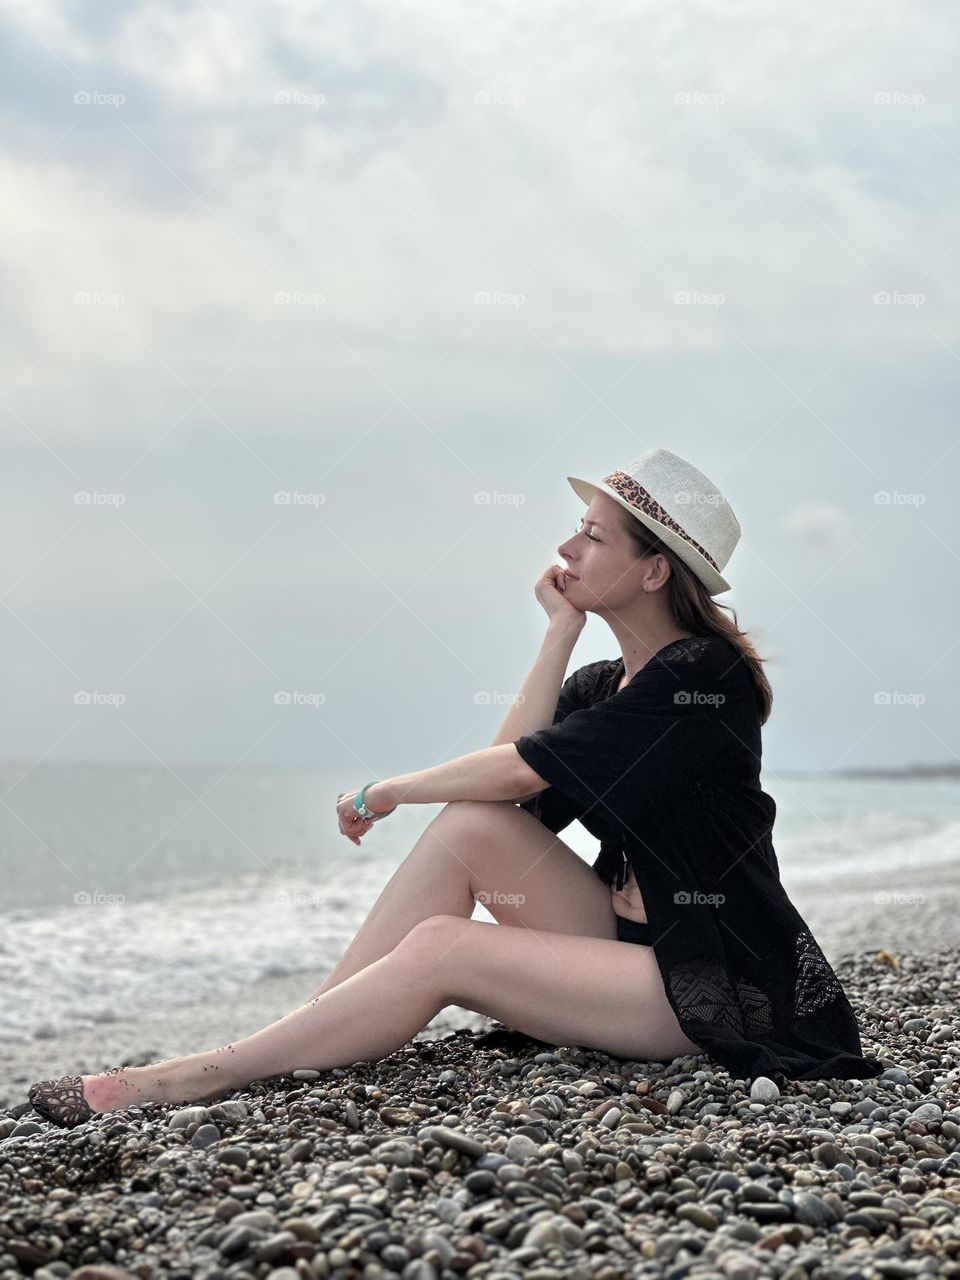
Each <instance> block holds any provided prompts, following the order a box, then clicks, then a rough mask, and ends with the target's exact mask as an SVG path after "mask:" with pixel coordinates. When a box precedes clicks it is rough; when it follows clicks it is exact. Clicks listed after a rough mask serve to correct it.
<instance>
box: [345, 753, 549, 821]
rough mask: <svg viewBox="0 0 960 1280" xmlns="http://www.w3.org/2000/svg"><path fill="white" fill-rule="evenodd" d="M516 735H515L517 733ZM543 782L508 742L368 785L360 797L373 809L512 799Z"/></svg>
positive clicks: (532, 792)
mask: <svg viewBox="0 0 960 1280" xmlns="http://www.w3.org/2000/svg"><path fill="white" fill-rule="evenodd" d="M518 736H519V735H518ZM546 785H547V784H546V783H545V782H544V781H543V779H542V778H541V777H540V775H539V774H537V773H534V771H533V770H532V769H531V768H530V766H529V765H528V764H527V763H526V761H524V760H521V759H520V756H519V753H518V752H517V749H516V747H515V746H514V745H513V743H512V742H508V743H504V744H503V745H501V746H495V747H484V748H483V750H482V751H474V752H472V753H471V754H470V755H468V756H458V757H457V758H456V759H455V760H449V761H447V763H446V764H438V765H436V766H435V767H434V768H433V769H421V770H420V772H419V773H401V774H399V775H398V776H397V777H395V778H387V779H385V780H384V781H382V782H375V783H374V784H373V786H372V787H368V788H367V790H366V793H365V795H364V801H365V803H366V804H367V805H368V807H369V808H371V809H373V810H374V811H375V812H376V813H386V812H387V810H388V809H392V808H393V806H394V805H397V804H437V803H439V802H442V801H447V800H516V798H517V796H524V797H527V796H530V795H536V794H537V792H538V791H543V790H544V788H545V787H546Z"/></svg>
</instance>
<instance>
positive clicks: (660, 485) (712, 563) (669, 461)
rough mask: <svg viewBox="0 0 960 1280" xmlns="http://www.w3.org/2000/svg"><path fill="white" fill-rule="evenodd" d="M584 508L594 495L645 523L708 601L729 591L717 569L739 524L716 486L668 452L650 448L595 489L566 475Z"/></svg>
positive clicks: (722, 564) (733, 541)
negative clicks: (702, 587)
mask: <svg viewBox="0 0 960 1280" xmlns="http://www.w3.org/2000/svg"><path fill="white" fill-rule="evenodd" d="M567 479H568V480H569V481H570V484H571V485H572V487H573V491H574V493H576V494H577V496H578V497H579V498H582V499H583V501H584V502H586V503H587V504H588V505H589V503H590V501H591V499H592V498H593V495H594V494H595V493H597V492H598V491H599V492H600V493H606V494H609V496H610V497H611V498H613V500H614V502H618V503H619V504H620V506H621V507H623V508H624V509H625V510H626V511H629V512H630V514H631V515H632V516H634V517H635V518H636V519H637V520H639V521H641V523H642V524H645V525H646V526H647V528H648V529H650V530H651V531H652V532H653V533H655V534H656V535H657V537H658V538H660V540H661V541H662V542H664V543H665V544H666V546H667V547H669V548H670V550H671V551H672V552H673V553H674V554H675V555H676V556H677V557H678V558H679V559H680V560H682V561H683V563H684V564H685V565H686V566H687V568H688V569H690V570H691V571H692V572H693V573H695V574H696V575H697V577H698V578H699V579H700V581H701V582H702V583H703V584H704V585H705V586H706V588H707V590H708V591H709V592H710V594H711V595H712V596H715V595H718V594H719V593H720V592H721V591H729V590H730V583H729V582H727V580H726V578H724V577H723V574H722V572H721V570H722V569H723V568H724V567H725V566H726V563H727V561H728V560H729V559H730V556H731V555H732V554H733V549H734V547H735V546H736V545H737V543H738V542H739V540H740V525H739V523H738V522H737V517H736V516H735V515H734V514H733V509H732V508H731V506H730V503H729V502H727V500H726V498H725V497H724V496H723V494H722V493H721V492H720V490H719V489H718V488H717V486H716V485H715V484H714V483H713V482H712V481H711V480H708V479H707V477H706V476H705V475H704V474H703V472H702V471H698V470H697V468H696V467H695V466H693V464H692V463H690V462H686V461H685V460H684V459H683V458H679V457H677V455H676V454H675V453H671V452H670V450H669V449H649V450H648V451H647V452H646V453H642V454H641V455H640V457H639V458H637V459H636V461H634V462H631V463H630V465H629V466H628V467H624V468H623V469H622V470H617V471H611V472H610V474H609V475H608V476H604V477H603V479H602V480H601V481H600V483H599V484H594V483H593V482H592V481H590V480H582V479H581V478H580V477H579V476H567Z"/></svg>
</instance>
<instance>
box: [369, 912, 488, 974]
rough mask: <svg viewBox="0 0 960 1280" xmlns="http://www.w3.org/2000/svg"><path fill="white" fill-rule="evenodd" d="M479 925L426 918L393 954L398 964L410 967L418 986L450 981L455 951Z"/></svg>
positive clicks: (448, 918) (451, 918)
mask: <svg viewBox="0 0 960 1280" xmlns="http://www.w3.org/2000/svg"><path fill="white" fill-rule="evenodd" d="M476 923H477V922H476V921H473V920H468V919H466V918H465V917H463V916H453V915H434V916H426V917H425V918H424V919H423V920H418V921H417V923H416V924H415V925H414V926H413V928H412V929H409V930H408V931H407V932H406V934H404V936H403V937H402V938H401V939H400V941H399V942H398V943H397V945H396V946H395V947H394V949H393V951H392V952H391V953H390V954H391V956H393V957H394V959H395V960H396V961H397V962H398V963H401V964H406V965H408V966H409V967H410V968H411V969H412V970H413V971H414V972H415V974H416V977H417V981H418V982H419V981H434V982H435V981H437V980H438V979H439V977H440V975H444V976H445V977H449V976H450V975H451V974H452V972H453V971H454V967H455V961H456V958H457V957H456V956H455V954H454V953H455V950H456V948H457V946H458V944H460V943H462V942H463V940H464V939H465V937H466V935H467V934H468V932H469V930H470V929H471V928H472V927H473V926H474V925H475V924H476Z"/></svg>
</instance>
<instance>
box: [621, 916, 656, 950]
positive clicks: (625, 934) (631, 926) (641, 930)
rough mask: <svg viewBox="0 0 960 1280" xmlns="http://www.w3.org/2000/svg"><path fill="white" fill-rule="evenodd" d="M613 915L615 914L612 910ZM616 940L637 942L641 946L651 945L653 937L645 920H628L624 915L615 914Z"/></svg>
mask: <svg viewBox="0 0 960 1280" xmlns="http://www.w3.org/2000/svg"><path fill="white" fill-rule="evenodd" d="M614 915H617V913H616V912H614ZM617 941H618V942H639V943H640V944H641V945H642V946H645V947H652V946H653V938H652V936H651V933H650V925H649V923H648V922H647V921H644V922H642V923H641V921H639V920H628V919H627V917H626V916H621V915H617Z"/></svg>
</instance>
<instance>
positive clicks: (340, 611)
mask: <svg viewBox="0 0 960 1280" xmlns="http://www.w3.org/2000/svg"><path fill="white" fill-rule="evenodd" d="M952 16H953V15H952V13H951V10H950V9H948V8H947V7H946V6H940V5H934V4H922V3H920V4H918V3H907V2H906V0H895V2H894V3H892V4H888V5H884V6H882V7H881V8H879V9H878V8H877V7H876V6H875V5H872V4H867V3H854V4H848V5H844V6H837V5H835V4H827V3H822V2H819V3H799V4H794V5H786V6H781V5H769V4H763V3H759V2H756V0H747V2H745V3H740V4H737V5H734V6H731V5H722V4H717V3H713V4H699V5H689V6H681V7H680V8H678V7H677V6H675V5H671V4H667V3H664V2H662V0H661V2H656V3H654V2H648V3H625V4H599V5H598V4H591V5H586V4H583V3H581V4H576V5H571V4H566V3H553V4H547V5H538V6H534V7H533V8H531V7H529V6H518V5H516V4H507V3H503V2H502V0H501V2H500V3H492V4H484V5H480V6H466V5H451V4H449V3H447V4H441V3H439V2H438V0H433V2H421V3H414V4H409V3H408V4H400V5H397V4H385V3H374V4H360V3H355V2H354V3H349V4H347V3H344V4H334V5H325V6H313V5H310V6H308V5H304V4H301V3H297V2H296V0H294V2H293V3H290V2H288V3H284V4H282V5H273V4H271V5H266V4H263V5H252V4H249V3H243V2H241V3H237V4H232V5H229V6H228V5H223V4H209V3H205V0H199V2H198V3H184V4H176V3H158V0H149V3H146V2H143V0H134V2H133V3H129V4H123V5H110V4H107V3H102V2H99V0H98V3H90V4H79V3H77V4H66V3H50V2H49V0H29V2H28V0H12V3H9V2H8V4H7V5H6V6H5V15H4V17H3V18H2V19H0V29H2V37H3V38H2V40H0V47H2V49H3V54H2V60H3V65H2V67H0V95H2V103H3V107H2V109H3V121H2V124H3V127H2V130H0V148H2V151H0V185H2V190H3V193H4V195H3V200H2V204H0V232H2V234H0V258H2V270H3V287H2V290H0V322H2V359H0V375H2V376H0V423H2V438H3V452H4V457H3V466H2V475H0V485H2V494H3V508H4V518H3V533H4V536H3V538H2V545H0V557H2V563H0V570H2V575H0V593H2V600H3V604H4V606H5V607H4V609H3V610H0V627H2V646H3V666H4V677H5V681H4V683H5V687H6V697H5V700H4V701H5V710H4V716H3V721H4V742H3V749H2V752H0V754H2V757H3V758H4V759H6V760H22V761H25V762H30V761H34V760H37V759H39V758H43V759H45V760H54V761H56V760H103V761H144V762H149V761H152V760H153V761H155V760H158V759H160V760H165V761H168V762H171V763H177V762H182V763H187V762H196V763H202V762H209V763H213V764H223V765H230V764H232V763H234V762H240V761H242V762H243V763H245V764H259V765H263V766H272V767H285V766H297V767H308V768H309V767H317V768H322V769H323V770H325V771H331V770H332V771H336V770H338V769H342V773H343V787H344V789H347V788H348V787H356V786H359V785H361V784H362V783H363V782H366V781H368V780H369V779H370V778H374V777H385V776H389V775H391V774H397V773H403V772H407V771H409V770H413V769H419V768H425V767H427V766H429V765H431V764H435V763H438V762H440V761H442V760H446V759H450V758H452V757H454V756H456V755H461V754H464V753H466V752H468V751H473V750H477V749H479V748H481V747H484V746H487V745H489V742H490V740H491V739H492V737H493V736H494V734H495V732H496V729H497V727H498V724H499V722H500V719H501V718H502V716H503V715H504V714H505V713H506V710H507V706H506V702H505V699H506V698H508V697H509V696H510V694H511V693H512V692H515V691H516V690H517V689H518V688H519V686H520V684H521V683H522V681H523V678H524V676H525V674H526V671H527V669H528V668H529V666H530V664H531V662H532V661H533V659H534V657H535V655H536V652H537V649H538V647H539V643H540V638H541V635H542V632H543V629H544V626H545V615H544V614H543V612H542V610H541V608H540V606H539V605H538V604H537V602H536V600H535V598H534V595H533V584H534V582H535V581H536V579H537V578H538V576H539V575H540V574H541V573H542V572H543V570H544V569H545V568H546V567H547V565H549V564H550V563H552V562H557V560H558V557H557V555H556V548H557V545H558V544H559V543H560V542H561V541H562V540H564V539H565V538H566V537H568V536H569V534H570V533H571V532H572V531H573V528H574V525H575V524H576V523H577V522H578V521H579V519H580V516H581V514H582V512H583V510H584V508H583V504H582V503H581V502H580V500H579V499H578V498H577V497H576V495H575V494H574V493H573V491H572V490H571V489H570V487H569V485H568V484H567V481H566V476H567V475H568V474H573V475H580V476H586V477H588V478H594V479H597V480H599V479H600V478H602V476H603V475H605V474H606V473H607V472H609V471H610V470H613V469H614V468H615V467H618V466H624V465H626V464H628V463H629V462H630V461H631V460H632V459H633V458H634V457H636V456H637V455H638V454H639V453H641V452H643V451H644V450H646V449H650V448H654V447H657V446H662V447H665V448H669V449H671V450H673V451H674V452H676V453H679V454H680V455H681V456H683V457H686V458H688V459H689V460H690V461H692V462H693V463H694V464H695V465H696V466H698V467H699V468H700V469H701V470H702V471H704V472H705V473H706V474H707V475H708V476H709V477H710V478H711V479H712V480H714V481H715V482H716V483H717V484H718V485H719V487H720V488H721V489H722V490H723V492H724V493H725V494H726V496H727V497H728V499H729V501H730V502H731V504H732V506H733V508H734V511H735V512H736V514H737V517H738V519H739V521H740V524H741V526H742V530H743V533H742V538H741V541H740V544H739V546H738V547H737V549H736V550H735V552H734V554H733V556H732V558H731V560H730V562H729V564H728V566H727V568H726V570H725V574H726V577H727V579H728V580H729V581H730V582H731V584H732V590H731V591H729V592H727V593H725V594H723V595H722V596H720V597H718V599H719V600H720V601H721V602H723V603H725V604H728V605H732V606H733V607H734V608H735V609H736V611H737V617H738V620H739V622H740V625H741V626H743V627H745V628H746V629H747V630H749V631H750V633H751V634H752V635H753V636H754V637H755V640H756V643H757V645H758V647H759V649H760V652H761V654H763V655H766V656H768V657H769V658H770V662H769V665H768V668H767V670H768V673H769V676H770V679H771V681H772V683H773V687H774V696H775V705H774V711H773V715H772V717H771V719H770V721H769V722H768V724H767V726H766V728H765V730H764V750H765V757H764V758H765V765H766V766H767V767H768V768H770V769H783V770H788V769H816V770H825V769H830V768H843V767H850V766H858V765H868V764H881V765H893V764H901V763H911V762H941V761H942V762H952V763H956V762H957V760H958V756H957V755H956V754H955V750H956V746H957V734H956V725H957V723H958V721H960V694H958V688H960V682H958V680H957V674H956V673H957V663H958V659H960V643H958V634H960V633H958V609H957V599H958V584H960V537H958V534H960V518H958V514H957V512H958V502H957V478H958V462H960V448H958V447H957V440H958V431H957V411H956V406H957V389H958V381H960V378H958V374H960V364H958V360H960V334H958V331H957V317H958V315H960V288H958V262H960V217H958V211H960V199H958V196H960V130H958V113H957V99H956V88H955V86H956V78H957V70H958V68H957V55H956V52H955V46H956V32H955V24H954V23H953V22H951V17H952ZM277 494H286V495H289V496H290V500H289V501H286V502H284V501H277V500H276V495H277ZM77 495H81V497H80V498H79V499H78V498H77ZM477 495H485V498H486V500H478V498H477ZM878 495H887V500H884V499H883V497H882V496H880V497H878ZM84 499H86V500H84ZM618 654H619V649H618V647H617V645H616V642H615V640H614V638H613V636H612V634H611V633H610V631H609V629H608V628H607V627H606V625H605V624H604V623H603V622H601V621H600V620H599V619H597V618H591V619H590V620H589V622H588V625H587V627H586V628H585V630H584V632H583V634H582V636H581V639H580V642H579V644H578V647H577V650H576V652H575V654H574V659H573V665H574V666H580V665H582V664H583V663H585V662H589V661H592V660H594V659H596V658H599V657H616V656H618ZM571 669H572V668H571ZM278 694H279V695H281V696H282V695H284V694H286V695H290V697H289V701H288V702H286V703H284V702H279V703H278V702H277V701H275V698H276V696H277V695H278ZM478 695H480V697H481V699H483V698H485V699H486V701H482V700H481V701H478V700H477V696H478ZM878 695H880V697H881V698H882V697H886V698H887V701H886V702H883V701H880V702H878V701H877V700H876V699H877V696H878ZM78 698H80V699H81V700H80V701H77V699H78ZM84 699H86V700H84ZM121 699H122V701H121Z"/></svg>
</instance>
